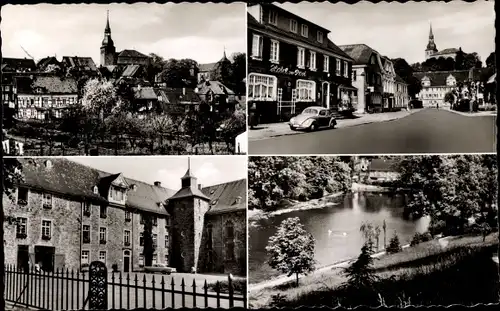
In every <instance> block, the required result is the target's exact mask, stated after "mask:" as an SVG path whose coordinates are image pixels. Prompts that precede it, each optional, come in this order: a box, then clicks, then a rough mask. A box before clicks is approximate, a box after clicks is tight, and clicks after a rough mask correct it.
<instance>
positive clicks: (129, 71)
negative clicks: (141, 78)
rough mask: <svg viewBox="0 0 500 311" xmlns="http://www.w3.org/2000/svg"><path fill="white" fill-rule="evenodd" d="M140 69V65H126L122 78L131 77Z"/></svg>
mask: <svg viewBox="0 0 500 311" xmlns="http://www.w3.org/2000/svg"><path fill="white" fill-rule="evenodd" d="M139 69H141V66H140V65H127V67H125V70H124V71H123V73H122V77H133V76H135V74H136V73H137V72H139Z"/></svg>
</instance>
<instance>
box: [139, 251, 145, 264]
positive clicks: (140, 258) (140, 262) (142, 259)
mask: <svg viewBox="0 0 500 311" xmlns="http://www.w3.org/2000/svg"><path fill="white" fill-rule="evenodd" d="M143 266H144V255H143V254H139V267H143Z"/></svg>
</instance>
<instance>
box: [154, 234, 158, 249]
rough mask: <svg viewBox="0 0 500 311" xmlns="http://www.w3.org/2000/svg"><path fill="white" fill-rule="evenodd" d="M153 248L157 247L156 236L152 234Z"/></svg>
mask: <svg viewBox="0 0 500 311" xmlns="http://www.w3.org/2000/svg"><path fill="white" fill-rule="evenodd" d="M153 247H154V248H156V247H158V234H156V233H155V234H153Z"/></svg>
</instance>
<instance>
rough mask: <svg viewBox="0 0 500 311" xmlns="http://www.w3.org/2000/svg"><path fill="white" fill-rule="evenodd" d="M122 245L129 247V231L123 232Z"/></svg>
mask: <svg viewBox="0 0 500 311" xmlns="http://www.w3.org/2000/svg"><path fill="white" fill-rule="evenodd" d="M123 244H124V245H125V246H130V230H125V231H124V233H123Z"/></svg>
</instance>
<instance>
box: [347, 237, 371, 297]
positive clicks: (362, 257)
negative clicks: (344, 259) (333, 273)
mask: <svg viewBox="0 0 500 311" xmlns="http://www.w3.org/2000/svg"><path fill="white" fill-rule="evenodd" d="M372 265H373V257H372V256H371V251H370V246H369V245H367V244H364V245H363V247H361V253H360V254H359V256H358V258H357V259H356V261H355V262H353V263H352V264H351V265H350V266H349V267H347V268H346V269H345V270H344V274H345V275H346V276H347V284H348V285H349V286H351V287H352V288H354V289H368V288H370V287H371V286H373V284H374V283H375V282H376V281H377V280H378V278H377V276H376V275H375V273H374V271H373V269H372Z"/></svg>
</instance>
